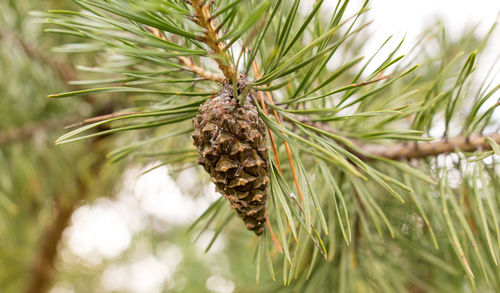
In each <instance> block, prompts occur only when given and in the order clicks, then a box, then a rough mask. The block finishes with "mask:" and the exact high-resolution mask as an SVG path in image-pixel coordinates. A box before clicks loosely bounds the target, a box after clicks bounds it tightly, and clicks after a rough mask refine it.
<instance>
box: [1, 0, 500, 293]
mask: <svg viewBox="0 0 500 293" xmlns="http://www.w3.org/2000/svg"><path fill="white" fill-rule="evenodd" d="M330 2H331V3H330ZM361 2H362V1H353V4H352V5H351V9H352V12H351V13H347V15H350V14H352V13H354V11H356V10H357V9H358V8H359V6H360V5H361ZM329 4H331V5H332V6H334V5H335V4H336V1H333V0H332V1H329ZM310 5H311V4H310V2H308V1H304V2H303V9H301V11H302V12H303V13H306V12H307V11H308V9H310ZM372 7H373V8H372V10H371V12H370V13H369V15H370V17H371V18H372V19H373V20H374V23H373V24H372V25H371V26H370V27H369V30H370V32H371V33H370V35H371V38H370V39H369V40H367V43H366V46H365V48H364V49H363V50H367V51H368V52H370V51H373V50H376V49H377V48H378V45H379V44H380V43H381V42H383V41H384V40H385V39H386V38H387V36H389V35H391V34H392V35H395V36H396V37H395V38H393V40H394V43H397V42H399V40H400V39H401V37H403V36H405V39H406V42H405V44H404V45H403V48H404V49H403V51H404V50H409V49H411V47H412V46H413V45H414V43H415V42H416V41H417V40H418V37H419V35H420V34H421V33H422V32H423V31H424V30H426V29H433V28H436V27H439V28H440V26H439V25H440V24H444V25H445V27H446V30H447V31H448V36H449V38H450V39H452V40H453V39H459V38H461V37H462V36H463V35H464V34H477V35H484V34H486V33H487V32H488V30H489V29H490V27H491V24H492V23H493V22H494V21H495V19H496V18H497V17H498V12H499V11H500V2H499V1H497V0H491V1H486V0H482V1H475V2H474V6H471V4H470V1H464V0H462V1H452V0H449V1H448V0H446V1H445V0H438V1H427V0H426V1H397V0H391V1H389V0H385V1H373V3H372ZM48 9H77V7H74V6H73V5H72V2H71V1H62V0H45V1H35V0H2V1H0V292H45V291H48V292H51V293H70V292H254V291H259V292H267V291H272V290H273V287H275V286H279V284H274V285H273V284H272V283H269V284H271V285H263V287H262V286H261V287H257V285H256V284H255V266H254V264H253V263H252V257H251V254H250V253H242V251H250V252H252V251H253V249H254V248H255V244H256V241H257V240H256V237H254V236H253V235H252V234H251V233H250V232H247V231H245V230H243V229H241V226H240V223H236V224H235V225H234V229H233V228H232V227H231V228H230V229H229V230H228V233H225V234H224V235H223V236H221V237H219V238H217V240H216V241H215V242H214V243H210V240H211V239H212V236H213V234H214V233H215V232H214V231H210V230H207V231H205V232H204V233H203V234H201V235H199V237H196V236H197V235H193V234H191V233H188V232H186V231H187V230H188V227H189V226H190V225H191V223H192V222H193V221H194V220H195V219H196V218H197V217H198V216H199V215H200V214H201V213H203V211H204V210H205V209H206V208H207V207H208V206H209V204H210V203H211V202H213V201H214V200H216V199H217V197H218V196H217V195H216V194H215V192H214V188H213V186H212V185H210V184H209V183H208V178H205V177H204V178H200V176H199V174H198V173H197V171H196V169H195V168H194V167H189V168H186V169H184V170H181V171H179V170H175V171H176V172H175V176H170V175H169V174H172V171H173V170H171V169H170V168H169V166H155V165H154V164H152V165H151V164H143V163H142V162H141V161H140V160H125V161H123V162H118V163H114V164H110V163H107V161H106V155H107V154H108V153H109V152H111V151H112V150H113V149H115V148H116V147H118V146H120V145H122V144H123V143H124V137H123V136H122V137H109V136H108V137H100V138H93V139H89V140H86V141H84V142H76V143H71V144H65V145H62V146H56V145H55V144H54V141H55V139H56V138H57V137H58V136H60V135H62V134H63V133H65V129H64V128H65V126H68V125H72V124H74V123H78V122H80V121H83V120H85V119H86V118H89V117H93V116H97V115H103V114H107V113H111V112H113V109H115V108H123V106H124V105H126V104H127V99H128V98H129V97H127V96H123V95H120V94H110V95H109V96H108V97H106V96H99V98H96V97H93V96H86V97H84V98H72V99H65V100H49V99H47V98H46V96H47V95H48V94H51V93H57V92H62V91H65V90H69V89H76V88H78V85H77V84H73V85H68V83H69V82H70V81H74V80H79V79H92V77H93V75H92V72H85V73H82V72H80V71H77V70H76V69H75V65H79V66H87V67H92V66H94V65H96V64H99V62H101V61H102V60H101V58H103V56H100V55H97V54H74V55H66V54H60V53H58V52H57V51H58V50H57V46H58V45H61V44H63V43H65V42H67V41H68V40H67V39H66V38H69V37H63V36H61V35H56V34H48V33H44V32H43V24H42V23H41V19H40V18H39V17H37V16H36V12H34V11H46V10H48ZM476 25H477V27H476ZM473 28H474V29H473ZM495 34H496V35H495V36H494V37H492V38H491V40H492V43H491V44H490V46H489V49H488V50H487V51H486V52H485V53H483V54H490V55H491V58H482V60H496V59H497V57H498V55H499V54H500V49H499V48H500V34H499V33H498V32H496V33H495ZM435 45H436V43H432V42H429V44H428V46H427V47H426V50H427V51H428V53H429V54H432V52H433V50H434V51H437V50H438V49H437V48H435V47H433V46H435ZM389 47H390V46H389ZM381 56H382V55H381ZM373 64H377V62H373ZM478 68H486V69H489V68H490V66H481V64H479V66H478ZM495 70H497V71H498V67H497V69H495ZM486 74H487V72H484V75H486ZM96 76H97V75H96ZM127 139H129V140H130V137H128V138H127ZM166 147H168V146H166ZM146 171H148V172H146ZM143 173H144V174H143ZM200 182H201V184H200ZM234 222H236V221H234ZM207 246H210V250H209V251H208V252H206V248H207ZM265 275H266V274H263V277H264V280H261V281H262V282H263V283H265V284H266V279H265V278H266V276H265Z"/></svg>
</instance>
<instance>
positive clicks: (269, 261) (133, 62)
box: [43, 0, 500, 292]
mask: <svg viewBox="0 0 500 293" xmlns="http://www.w3.org/2000/svg"><path fill="white" fill-rule="evenodd" d="M313 2H314V4H311V5H312V9H311V10H310V11H309V12H307V13H302V11H300V10H301V8H300V7H301V1H300V0H293V1H292V0H289V1H288V0H278V1H270V0H263V1H253V0H252V1H242V0H236V1H228V0H216V1H200V0H187V1H182V0H168V1H165V0H148V1H145V0H140V1H137V0H75V3H77V4H78V5H79V6H80V8H81V9H80V10H78V11H63V10H54V11H50V12H49V13H47V14H44V15H43V16H44V17H45V19H46V23H47V27H48V28H47V31H49V32H55V33H59V34H66V35H70V36H71V37H75V43H71V44H65V45H62V46H61V47H59V48H57V50H58V51H62V52H68V53H85V54H94V55H97V56H100V58H101V60H102V63H100V64H98V66H93V67H88V66H87V67H85V66H80V67H79V69H81V70H83V71H88V72H92V73H93V74H98V75H97V76H98V78H97V79H96V80H88V81H75V82H74V83H76V84H78V85H80V86H82V87H84V89H81V90H77V91H71V92H65V93H59V94H54V95H51V96H49V97H51V98H66V97H71V96H82V95H89V94H92V95H99V94H104V93H122V94H124V95H126V96H129V97H133V99H131V101H132V103H133V106H132V107H129V108H127V109H122V110H119V111H117V112H115V113H113V114H111V115H104V116H98V117H93V118H92V119H89V121H88V123H86V125H84V126H81V127H78V128H76V129H74V130H72V131H70V132H68V133H66V134H64V135H63V136H61V137H60V138H59V139H58V140H57V143H58V144H62V143H68V142H73V141H77V140H82V139H86V138H90V137H96V136H100V135H108V134H113V135H116V136H118V137H120V139H121V141H126V142H127V143H128V144H127V145H125V146H120V147H119V148H117V149H116V150H115V151H113V152H111V153H110V154H109V156H108V157H109V159H110V161H111V162H117V161H120V160H122V159H124V158H126V157H127V158H128V159H130V160H134V157H135V159H139V158H150V159H151V161H155V162H158V161H159V162H160V164H162V165H171V166H173V167H175V168H174V169H173V170H178V169H182V168H187V167H190V166H194V165H195V164H196V157H198V162H199V163H200V164H201V165H203V167H204V168H205V170H206V171H207V172H208V173H209V174H210V177H211V178H212V181H213V182H214V183H215V185H216V188H217V191H219V192H220V193H221V194H222V195H223V196H224V197H225V198H226V199H228V200H229V201H230V203H231V207H232V208H233V209H235V210H236V211H237V214H238V215H239V216H240V217H242V219H243V221H244V222H245V224H246V226H247V228H248V229H250V230H253V231H254V232H255V233H256V234H261V233H262V236H260V237H258V239H257V240H255V241H256V242H257V243H256V253H255V262H256V272H257V279H259V276H260V273H261V266H262V264H265V265H266V266H267V268H268V271H269V273H270V275H271V277H272V278H273V279H275V278H279V279H280V284H284V285H286V286H295V287H296V288H297V290H298V292H299V291H300V292H323V291H325V290H329V289H332V288H337V289H336V290H338V291H339V292H427V291H428V292H461V291H467V290H469V289H470V290H475V289H477V290H489V291H492V292H494V291H500V280H499V278H498V276H499V275H500V268H499V266H498V260H499V258H500V254H499V251H500V228H499V226H500V220H499V207H500V206H499V205H500V184H498V182H499V169H498V155H500V147H499V146H498V143H500V135H499V134H498V131H497V130H498V121H496V120H495V119H494V117H495V116H494V113H495V110H496V107H497V106H498V105H499V103H498V90H499V89H500V85H496V84H492V83H491V82H490V80H491V79H490V76H489V77H487V78H486V80H477V78H476V77H475V69H476V64H477V61H478V59H480V58H481V52H482V50H483V49H484V48H485V47H486V44H487V40H488V38H489V36H490V35H491V32H492V31H493V29H494V27H495V26H494V25H493V27H492V31H491V32H490V34H488V35H486V36H485V37H483V38H481V39H478V38H477V37H475V35H474V34H472V33H471V34H467V35H465V36H464V37H463V38H461V39H460V40H458V41H457V42H451V41H449V40H448V39H447V38H446V32H445V31H444V30H431V31H429V32H427V33H425V34H424V35H423V36H422V40H421V41H420V42H419V43H417V44H416V45H415V47H414V48H413V50H412V51H410V52H405V53H408V54H406V55H403V54H400V53H399V51H400V48H401V44H402V41H401V42H399V41H397V42H395V43H392V41H393V40H391V37H388V39H387V41H386V42H384V43H382V44H380V49H379V50H377V51H375V52H372V53H371V54H372V55H369V56H367V57H364V56H361V55H360V54H361V52H363V51H362V48H363V45H364V43H365V39H366V38H367V35H366V34H365V29H366V27H367V26H368V25H369V22H367V21H366V18H365V17H364V16H365V14H366V11H368V4H369V3H368V1H365V2H364V3H363V4H362V5H361V6H360V7H357V8H358V9H357V12H355V13H354V14H352V15H346V11H347V7H348V5H354V6H355V4H350V3H349V1H341V0H339V1H334V2H335V4H336V5H334V9H323V7H324V6H326V4H327V3H326V2H328V1H322V0H317V1H313ZM373 5H376V3H374V4H373ZM350 7H351V6H350ZM374 17H376V16H374ZM426 42H433V43H435V44H437V47H439V48H440V51H439V52H438V54H437V55H436V54H433V55H428V54H427V52H426V51H425V50H424V46H425V44H426ZM391 44H393V45H391ZM383 54H385V55H383ZM417 62H418V63H420V64H421V65H420V66H418V65H416V64H417ZM332 64H333V65H332ZM247 79H248V80H247ZM193 119H194V120H193ZM192 121H194V124H193V123H192ZM102 125H107V126H108V127H107V128H99V127H101V126H102ZM441 128H442V129H443V131H442V133H441V134H439V135H438V136H436V135H434V136H432V135H431V134H435V133H436V129H441ZM193 133H194V134H193ZM191 135H192V138H193V140H194V145H195V146H196V148H197V149H195V148H194V146H193V140H192V139H191ZM172 142H175V143H172ZM166 145H169V146H172V147H168V148H166V147H165V146H166ZM198 153H199V154H198ZM179 154H182V155H179ZM174 173H175V172H174ZM200 176H208V175H207V174H205V173H201V174H200ZM228 208H229V207H228V204H227V203H225V202H224V201H223V200H217V201H215V202H214V203H213V204H212V206H210V207H209V208H208V209H207V211H206V212H205V213H203V214H202V216H201V217H200V218H199V219H198V220H197V221H196V222H195V223H194V224H193V229H194V230H198V231H204V230H206V229H214V231H215V233H214V237H218V236H219V235H221V234H223V233H224V229H228V227H229V226H231V225H230V222H229V221H228V219H229V218H230V216H229V217H228V216H227V213H226V212H225V211H226V210H227V209H228ZM231 215H232V214H231ZM264 225H265V226H266V227H268V228H266V229H264ZM238 227H240V226H238ZM278 276H279V277H278ZM278 285H279V284H278ZM278 285H272V286H278ZM332 290H333V289H332Z"/></svg>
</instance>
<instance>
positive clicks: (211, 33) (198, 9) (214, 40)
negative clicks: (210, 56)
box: [191, 0, 237, 81]
mask: <svg viewBox="0 0 500 293" xmlns="http://www.w3.org/2000/svg"><path fill="white" fill-rule="evenodd" d="M191 2H192V3H191V6H192V7H193V8H194V11H195V17H196V18H197V19H198V25H199V26H201V27H202V28H204V29H205V36H204V39H203V42H204V43H205V44H207V46H208V47H210V49H212V50H213V52H214V53H215V54H216V55H217V56H218V57H217V58H215V61H216V62H217V65H218V66H219V69H220V70H221V71H222V73H224V76H225V77H226V81H231V80H233V77H234V76H235V75H236V74H237V72H236V68H235V67H234V65H233V63H232V62H231V58H230V56H229V54H228V52H227V50H226V48H225V45H224V43H223V42H220V41H219V33H218V29H217V28H216V27H215V25H214V21H213V19H212V15H211V14H210V7H209V5H207V4H206V3H205V2H204V1H200V0H192V1H191Z"/></svg>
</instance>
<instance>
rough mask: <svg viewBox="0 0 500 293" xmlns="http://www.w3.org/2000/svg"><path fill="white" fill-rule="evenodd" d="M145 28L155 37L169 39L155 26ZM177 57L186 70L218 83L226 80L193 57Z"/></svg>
mask: <svg viewBox="0 0 500 293" xmlns="http://www.w3.org/2000/svg"><path fill="white" fill-rule="evenodd" d="M145 28H146V29H147V30H148V31H149V32H151V33H152V34H153V35H154V36H155V37H157V38H160V39H162V40H165V41H166V40H167V39H166V38H165V35H163V33H162V32H161V31H160V30H159V29H157V28H154V27H150V26H146V27H145ZM177 59H178V60H179V61H180V62H181V63H182V65H184V67H185V68H186V70H189V71H191V72H193V73H194V74H196V75H198V76H200V77H202V78H204V79H208V80H211V81H215V82H218V83H224V81H225V80H226V79H225V78H224V76H222V75H220V74H217V73H213V72H210V71H207V70H206V69H205V68H203V67H200V66H198V65H196V64H194V63H193V61H191V59H189V58H187V57H184V56H178V57H177Z"/></svg>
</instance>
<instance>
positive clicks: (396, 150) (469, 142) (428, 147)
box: [284, 114, 500, 161]
mask: <svg viewBox="0 0 500 293" xmlns="http://www.w3.org/2000/svg"><path fill="white" fill-rule="evenodd" d="M289 115H290V116H291V117H293V118H294V119H296V120H297V121H300V122H302V123H305V124H308V125H311V126H314V127H316V128H318V129H320V130H323V131H327V132H330V133H336V131H335V129H333V128H332V127H330V126H329V125H328V124H326V123H320V122H312V121H310V120H309V119H307V118H305V117H303V116H300V115H292V114H289ZM284 118H286V117H284ZM285 121H287V122H291V123H292V125H293V122H292V121H289V120H286V119H285ZM486 138H490V139H492V140H493V141H495V142H496V143H497V144H500V133H493V134H490V135H471V136H457V137H453V138H447V139H446V138H444V139H441V140H437V141H431V142H414V143H407V142H406V143H399V144H393V145H376V144H361V143H359V142H358V141H354V140H351V141H350V142H351V144H352V145H355V146H358V147H359V148H360V149H361V151H362V153H360V152H358V151H357V150H354V149H352V148H351V147H349V146H348V145H343V147H344V148H346V149H349V151H351V152H352V153H353V154H355V155H356V156H357V157H359V158H361V159H363V160H369V159H370V157H383V158H387V159H391V160H396V161H402V160H410V159H422V158H426V157H436V156H438V155H441V154H449V153H453V152H457V151H460V152H475V151H488V150H491V149H492V148H491V145H490V144H489V143H488V142H487V141H486Z"/></svg>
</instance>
